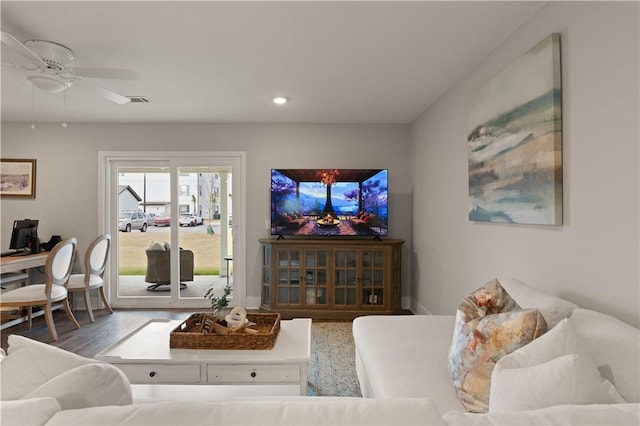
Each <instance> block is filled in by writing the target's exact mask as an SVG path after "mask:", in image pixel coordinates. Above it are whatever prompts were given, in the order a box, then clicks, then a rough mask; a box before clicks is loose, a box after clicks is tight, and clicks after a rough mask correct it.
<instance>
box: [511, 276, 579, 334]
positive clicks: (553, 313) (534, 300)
mask: <svg viewBox="0 0 640 426" xmlns="http://www.w3.org/2000/svg"><path fill="white" fill-rule="evenodd" d="M498 280H499V281H500V284H502V287H503V288H504V289H505V290H506V291H507V292H508V293H509V294H510V295H511V297H512V298H513V299H514V300H515V301H516V303H517V304H518V305H520V307H521V308H522V309H526V308H536V309H538V310H539V311H540V312H541V313H542V316H543V317H544V319H545V321H546V322H547V325H548V326H549V329H551V328H553V327H555V326H556V325H557V324H558V323H559V322H560V321H562V320H563V319H564V318H568V317H569V316H570V315H571V313H572V312H573V311H574V310H575V309H577V308H578V305H576V304H575V303H572V302H569V301H568V300H564V299H561V298H559V297H555V296H552V295H550V294H547V293H543V292H542V291H540V290H538V289H536V288H535V287H533V286H530V285H528V284H525V283H523V282H522V281H520V280H516V279H513V278H499V279H498Z"/></svg>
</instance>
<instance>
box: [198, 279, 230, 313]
mask: <svg viewBox="0 0 640 426" xmlns="http://www.w3.org/2000/svg"><path fill="white" fill-rule="evenodd" d="M230 294H231V284H227V285H225V286H224V289H223V292H222V295H221V296H216V295H214V288H213V286H212V287H209V289H208V290H207V292H206V293H205V295H204V297H205V298H206V299H209V300H210V301H211V309H213V313H214V314H215V315H216V316H217V317H218V319H219V320H223V319H224V317H225V315H226V314H227V311H228V310H229V307H228V306H229V299H228V297H229V295H230Z"/></svg>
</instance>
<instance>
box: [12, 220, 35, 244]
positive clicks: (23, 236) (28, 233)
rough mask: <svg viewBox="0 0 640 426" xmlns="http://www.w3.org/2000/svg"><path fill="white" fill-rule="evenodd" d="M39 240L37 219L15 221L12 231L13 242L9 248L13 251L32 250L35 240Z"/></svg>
mask: <svg viewBox="0 0 640 426" xmlns="http://www.w3.org/2000/svg"><path fill="white" fill-rule="evenodd" d="M31 237H33V238H34V239H37V238H38V220H37V219H19V220H14V221H13V230H12V231H11V242H10V243H9V248H10V249H12V250H22V249H26V248H28V249H31V247H30V246H31V244H33V241H34V239H33V238H31Z"/></svg>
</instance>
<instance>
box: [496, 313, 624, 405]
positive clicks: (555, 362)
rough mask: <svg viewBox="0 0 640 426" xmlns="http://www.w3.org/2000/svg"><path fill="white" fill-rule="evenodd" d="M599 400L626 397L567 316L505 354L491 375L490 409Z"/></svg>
mask: <svg viewBox="0 0 640 426" xmlns="http://www.w3.org/2000/svg"><path fill="white" fill-rule="evenodd" d="M572 385H573V386H576V388H575V389H574V388H573V387H572ZM595 402H600V403H622V402H624V399H623V398H622V396H620V394H619V393H618V392H617V390H616V389H615V387H614V386H613V385H612V384H611V382H609V381H608V380H606V379H604V378H603V377H602V376H601V375H600V373H599V371H598V369H597V368H596V366H595V364H594V363H593V360H592V359H591V357H590V356H589V354H588V353H586V352H585V351H584V350H583V349H582V348H581V347H580V343H579V341H578V335H577V334H576V333H575V331H574V330H573V328H572V327H571V325H570V324H569V321H568V320H567V319H564V320H562V321H560V323H559V324H558V325H557V326H556V327H554V328H553V329H551V330H549V331H548V332H547V333H546V334H544V335H542V336H540V337H539V338H538V339H536V340H534V341H532V342H530V343H529V344H527V345H525V346H523V347H522V348H520V349H518V350H516V351H514V352H512V353H510V354H508V355H505V356H504V357H503V358H501V359H500V360H499V361H498V362H497V363H496V366H495V368H494V370H493V373H492V376H491V391H490V398H489V411H490V412H493V411H517V410H527V409H538V408H544V407H547V406H550V405H560V404H570V403H571V404H586V403H595Z"/></svg>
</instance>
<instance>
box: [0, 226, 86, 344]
mask: <svg viewBox="0 0 640 426" xmlns="http://www.w3.org/2000/svg"><path fill="white" fill-rule="evenodd" d="M76 250H77V241H76V239H75V238H68V239H66V240H63V241H61V242H59V243H58V244H57V245H56V246H55V247H54V248H53V249H52V250H51V252H50V253H49V255H48V256H47V261H46V263H45V266H44V267H45V282H44V284H30V285H26V286H24V287H19V288H15V289H13V290H7V291H5V292H3V293H2V294H1V295H0V308H16V309H19V308H21V307H26V308H27V311H28V320H29V326H31V310H32V308H33V307H34V306H42V307H43V309H44V317H45V321H46V323H47V327H48V328H49V334H50V335H51V339H53V340H58V333H57V332H56V327H55V324H54V323H53V310H52V306H53V304H54V303H56V304H57V303H60V304H61V305H62V308H63V309H64V311H65V313H66V314H67V318H69V321H71V323H72V324H73V326H74V327H75V328H80V324H78V321H77V320H76V318H75V317H74V316H73V312H71V308H70V307H69V298H68V294H69V293H68V292H67V288H66V287H65V285H66V284H67V281H68V280H69V276H70V275H71V268H72V267H73V259H75V255H76Z"/></svg>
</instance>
